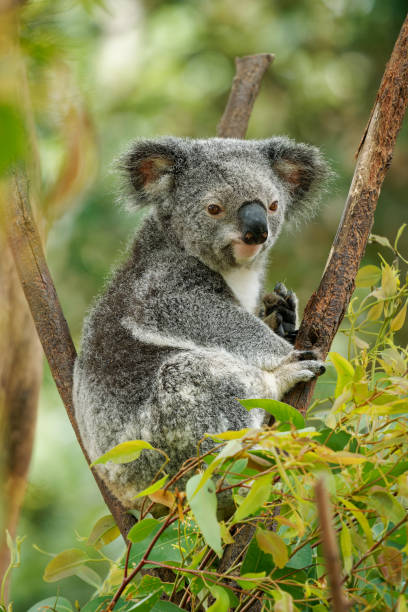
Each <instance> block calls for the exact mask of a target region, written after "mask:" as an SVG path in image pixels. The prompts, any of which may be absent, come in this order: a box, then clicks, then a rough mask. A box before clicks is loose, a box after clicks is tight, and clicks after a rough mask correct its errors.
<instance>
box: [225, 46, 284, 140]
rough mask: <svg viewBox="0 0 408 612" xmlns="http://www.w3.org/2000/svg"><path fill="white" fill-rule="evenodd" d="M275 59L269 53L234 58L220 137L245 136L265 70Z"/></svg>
mask: <svg viewBox="0 0 408 612" xmlns="http://www.w3.org/2000/svg"><path fill="white" fill-rule="evenodd" d="M274 59H275V56H274V55H272V54H271V53H260V54H259V55H246V56H245V57H236V58H235V67H236V74H235V77H234V80H233V81H232V87H231V92H230V95H229V98H228V102H227V106H226V107H225V111H224V114H223V116H222V117H221V121H220V122H219V124H218V126H217V136H219V137H220V138H245V134H246V131H247V128H248V122H249V117H250V115H251V112H252V108H253V105H254V102H255V99H256V97H257V95H258V92H259V88H260V86H261V81H262V78H263V75H264V74H265V72H266V70H267V69H268V68H269V66H270V64H271V63H272V62H273V60H274Z"/></svg>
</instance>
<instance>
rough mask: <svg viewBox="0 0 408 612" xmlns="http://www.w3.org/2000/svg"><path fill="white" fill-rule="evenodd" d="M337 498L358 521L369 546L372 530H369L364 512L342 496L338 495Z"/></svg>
mask: <svg viewBox="0 0 408 612" xmlns="http://www.w3.org/2000/svg"><path fill="white" fill-rule="evenodd" d="M338 499H339V500H340V501H341V502H342V503H343V504H344V506H345V507H346V508H347V509H348V510H350V512H351V513H352V514H353V516H354V518H355V519H356V520H357V521H358V523H359V525H360V527H361V529H362V530H363V532H364V535H365V537H366V539H367V543H368V545H369V546H371V545H372V544H373V535H372V532H371V527H370V524H369V522H368V521H367V519H366V517H365V516H364V514H363V513H362V512H361V511H360V510H359V509H358V508H357V506H355V505H354V504H352V503H351V502H350V501H348V500H347V499H344V498H342V497H339V498H338Z"/></svg>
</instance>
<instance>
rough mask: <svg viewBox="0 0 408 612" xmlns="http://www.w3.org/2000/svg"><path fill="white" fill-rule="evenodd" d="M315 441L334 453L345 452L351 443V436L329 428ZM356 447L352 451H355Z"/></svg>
mask: <svg viewBox="0 0 408 612" xmlns="http://www.w3.org/2000/svg"><path fill="white" fill-rule="evenodd" d="M315 440H316V442H319V444H323V445H324V446H327V447H328V448H331V449H332V450H334V451H340V450H344V448H345V447H346V446H347V444H348V443H349V442H350V440H351V435H350V434H349V433H347V432H346V431H334V430H333V429H330V428H329V427H325V428H324V429H322V430H321V431H320V432H319V435H318V436H316V438H315ZM355 446H356V445H355V444H354V445H353V447H352V448H350V450H351V451H354V450H355Z"/></svg>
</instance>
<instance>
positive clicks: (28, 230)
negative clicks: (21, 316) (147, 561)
mask: <svg viewBox="0 0 408 612" xmlns="http://www.w3.org/2000/svg"><path fill="white" fill-rule="evenodd" d="M8 235H9V242H10V246H11V249H12V251H13V255H14V260H15V262H16V267H17V270H18V274H19V277H20V281H21V284H22V287H23V290H24V293H25V297H26V299H27V302H28V304H29V307H30V310H31V314H32V317H33V319H34V323H35V326H36V329H37V333H38V336H39V338H40V340H41V344H42V346H43V349H44V353H45V355H46V357H47V360H48V363H49V365H50V369H51V372H52V375H53V377H54V380H55V383H56V385H57V388H58V391H59V394H60V396H61V399H62V401H63V402H64V405H65V408H66V410H67V414H68V417H69V419H70V421H71V425H72V427H73V429H74V431H75V434H76V436H77V439H78V442H79V444H80V446H81V449H82V452H83V453H84V456H85V458H86V460H87V462H88V464H89V463H90V460H89V457H88V454H87V452H86V450H85V448H84V446H83V445H82V441H81V438H80V435H79V430H78V425H77V422H76V419H75V415H74V411H73V406H72V377H73V366H74V361H75V357H76V352H75V347H74V344H73V342H72V338H71V335H70V333H69V329H68V325H67V322H66V320H65V318H64V315H63V313H62V309H61V306H60V303H59V300H58V296H57V293H56V291H55V287H54V283H53V281H52V279H51V276H50V272H49V269H48V266H47V263H46V260H45V257H44V252H43V249H42V244H41V240H40V236H39V234H38V231H37V228H36V226H35V223H34V221H33V217H32V213H31V208H30V204H29V201H28V193H27V184H26V180H25V178H24V176H23V175H20V176H17V175H16V176H15V180H14V193H13V194H12V197H11V198H10V215H9V220H8ZM92 471H93V475H94V477H95V480H96V482H97V484H98V486H99V488H100V490H101V493H102V495H103V498H104V500H105V502H106V504H107V506H108V507H109V509H110V511H111V513H112V515H113V516H114V518H115V520H116V522H117V525H118V527H119V529H120V530H121V533H122V534H123V536H126V533H127V532H128V530H129V528H130V527H131V526H132V525H133V524H134V519H133V517H131V516H130V515H129V514H126V511H125V509H124V508H123V506H122V505H121V503H120V502H119V501H118V500H117V499H116V498H115V497H114V496H112V495H111V494H110V492H109V491H108V490H107V488H106V487H105V485H104V483H103V482H102V481H101V479H100V478H99V476H98V475H97V474H96V472H95V471H94V470H92Z"/></svg>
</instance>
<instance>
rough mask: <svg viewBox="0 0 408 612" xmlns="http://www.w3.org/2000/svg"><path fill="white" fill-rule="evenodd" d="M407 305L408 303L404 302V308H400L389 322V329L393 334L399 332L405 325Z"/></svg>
mask: <svg viewBox="0 0 408 612" xmlns="http://www.w3.org/2000/svg"><path fill="white" fill-rule="evenodd" d="M407 305H408V301H406V302H405V304H404V306H403V307H402V308H401V310H400V311H399V313H398V314H396V315H395V317H394V318H393V320H392V321H391V325H390V329H391V331H393V332H396V331H399V330H400V329H401V327H402V326H403V325H404V323H405V319H406V316H407Z"/></svg>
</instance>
